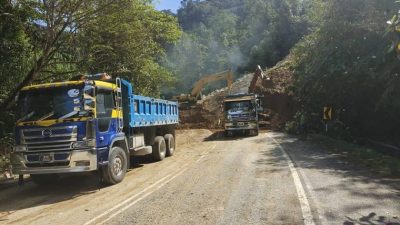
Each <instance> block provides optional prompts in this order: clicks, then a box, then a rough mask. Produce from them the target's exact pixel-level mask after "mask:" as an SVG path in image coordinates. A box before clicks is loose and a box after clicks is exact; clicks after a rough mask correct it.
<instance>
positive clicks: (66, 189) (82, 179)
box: [0, 157, 154, 222]
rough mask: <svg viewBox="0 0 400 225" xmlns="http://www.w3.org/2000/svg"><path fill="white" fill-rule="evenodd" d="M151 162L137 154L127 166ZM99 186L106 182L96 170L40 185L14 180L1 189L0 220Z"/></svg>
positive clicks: (65, 199) (132, 166) (94, 189)
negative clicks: (14, 213) (20, 211)
mask: <svg viewBox="0 0 400 225" xmlns="http://www.w3.org/2000/svg"><path fill="white" fill-rule="evenodd" d="M150 163H154V160H152V159H151V158H150V157H137V158H135V159H132V160H131V167H130V170H132V169H135V168H140V167H143V166H145V165H146V164H150ZM128 173H129V172H128ZM102 188H107V185H104V184H102V183H100V179H99V174H98V173H97V172H93V173H85V174H76V175H65V176H62V177H61V179H60V180H59V182H57V183H56V184H51V185H50V184H49V185H40V186H39V185H36V184H34V183H33V182H31V181H30V180H29V179H28V180H27V182H26V183H25V185H24V186H23V187H19V186H18V185H17V183H14V184H11V185H7V186H5V187H3V188H2V189H0V222H1V221H6V219H5V218H4V217H5V216H7V215H8V214H11V213H13V212H14V211H18V210H22V209H27V208H33V207H37V206H42V205H50V204H54V203H59V202H64V201H68V200H72V199H75V198H78V197H80V196H83V195H88V194H92V193H95V192H97V191H99V190H101V189H102Z"/></svg>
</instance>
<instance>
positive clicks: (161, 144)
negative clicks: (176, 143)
mask: <svg viewBox="0 0 400 225" xmlns="http://www.w3.org/2000/svg"><path fill="white" fill-rule="evenodd" d="M166 151H167V146H166V144H165V143H164V144H163V143H160V154H161V155H162V156H164V155H165V153H166Z"/></svg>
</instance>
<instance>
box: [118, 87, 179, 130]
mask: <svg viewBox="0 0 400 225" xmlns="http://www.w3.org/2000/svg"><path fill="white" fill-rule="evenodd" d="M121 83H122V87H121V88H122V108H123V118H124V126H125V127H128V126H129V127H132V128H135V127H149V126H160V125H168V124H178V122H179V111H178V103H177V102H173V101H167V100H163V99H156V98H150V97H145V96H141V95H134V94H133V86H132V84H131V83H130V82H128V81H126V80H121Z"/></svg>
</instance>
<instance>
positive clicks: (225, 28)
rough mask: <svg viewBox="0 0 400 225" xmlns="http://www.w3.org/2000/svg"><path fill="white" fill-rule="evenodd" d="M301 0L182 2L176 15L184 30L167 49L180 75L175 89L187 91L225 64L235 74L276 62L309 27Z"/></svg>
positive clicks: (174, 68) (210, 88)
mask: <svg viewBox="0 0 400 225" xmlns="http://www.w3.org/2000/svg"><path fill="white" fill-rule="evenodd" d="M305 2H307V1H298V0H284V1H282V0H256V1H255V0H244V1H243V0H233V1H232V0H218V1H217V0H209V1H196V0H184V1H182V8H181V9H179V10H178V15H177V16H178V20H179V23H180V25H181V26H182V28H183V30H184V31H185V33H186V34H185V35H184V36H183V39H184V41H181V42H178V43H177V44H176V45H175V46H173V47H172V48H171V49H170V51H169V53H168V67H169V68H172V69H173V70H174V71H175V73H176V74H177V77H178V78H179V79H180V80H181V81H180V82H179V86H180V87H184V89H178V90H176V91H177V93H176V94H179V93H183V92H186V93H187V92H189V90H190V89H191V87H192V85H193V83H194V82H195V81H196V80H198V79H199V77H201V76H202V75H205V74H212V73H216V72H219V71H223V70H226V69H229V68H231V69H233V70H234V71H237V72H238V73H241V72H245V71H251V72H253V71H254V70H255V67H256V65H258V64H259V65H261V66H262V67H266V66H268V67H272V66H273V65H275V64H276V63H277V62H278V61H280V60H281V59H283V58H284V57H285V56H286V55H287V54H288V53H289V49H290V48H291V47H292V46H293V45H294V44H295V43H296V42H297V41H298V40H299V39H300V38H301V37H302V36H303V35H304V34H306V33H307V31H308V26H309V25H308V22H307V18H306V14H305V13H304V12H305V10H306V8H305V7H308V6H307V5H306V4H305ZM196 60H197V62H195V61H196ZM221 84H223V85H225V83H223V82H221ZM216 87H220V85H219V84H218V83H217V84H211V85H209V87H208V88H209V91H211V90H213V89H215V88H216ZM206 91H207V90H206ZM172 92H174V90H172Z"/></svg>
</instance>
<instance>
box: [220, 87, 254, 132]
mask: <svg viewBox="0 0 400 225" xmlns="http://www.w3.org/2000/svg"><path fill="white" fill-rule="evenodd" d="M260 108H261V106H260V102H259V99H258V97H257V95H255V94H237V95H229V96H226V97H225V99H224V112H225V126H224V127H225V135H226V136H232V135H233V134H235V133H245V134H248V135H255V136H257V135H258V132H259V125H258V112H259V110H260Z"/></svg>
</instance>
